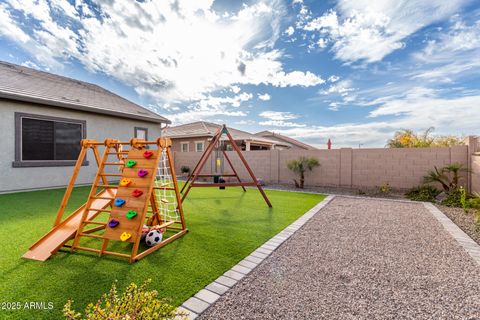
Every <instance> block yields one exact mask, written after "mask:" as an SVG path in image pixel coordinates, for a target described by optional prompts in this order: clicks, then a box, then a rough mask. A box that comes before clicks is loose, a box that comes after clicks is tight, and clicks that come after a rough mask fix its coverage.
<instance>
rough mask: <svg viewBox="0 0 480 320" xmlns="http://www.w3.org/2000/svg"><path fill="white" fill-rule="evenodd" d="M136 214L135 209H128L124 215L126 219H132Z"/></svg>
mask: <svg viewBox="0 0 480 320" xmlns="http://www.w3.org/2000/svg"><path fill="white" fill-rule="evenodd" d="M136 215H137V211H134V210H129V211H128V212H127V214H126V215H125V216H126V217H127V218H128V219H133V218H134V217H135V216H136Z"/></svg>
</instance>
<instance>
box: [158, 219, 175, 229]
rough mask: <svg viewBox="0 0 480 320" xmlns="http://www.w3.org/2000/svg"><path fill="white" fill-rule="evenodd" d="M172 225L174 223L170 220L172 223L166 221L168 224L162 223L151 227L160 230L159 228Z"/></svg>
mask: <svg viewBox="0 0 480 320" xmlns="http://www.w3.org/2000/svg"><path fill="white" fill-rule="evenodd" d="M174 223H175V221H173V220H172V221H168V222H165V223H162V224H160V225H158V226H153V227H155V228H159V229H161V228H166V227H168V226H171V225H172V224H174Z"/></svg>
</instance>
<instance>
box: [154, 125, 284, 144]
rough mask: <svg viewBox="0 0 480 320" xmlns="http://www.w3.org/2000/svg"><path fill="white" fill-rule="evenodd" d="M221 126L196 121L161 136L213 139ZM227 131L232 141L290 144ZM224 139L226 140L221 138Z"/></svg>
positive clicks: (247, 133)
mask: <svg viewBox="0 0 480 320" xmlns="http://www.w3.org/2000/svg"><path fill="white" fill-rule="evenodd" d="M221 127H222V125H220V124H216V123H212V122H205V121H197V122H192V123H187V124H182V125H179V126H175V127H167V128H165V129H164V130H163V132H162V134H163V135H164V136H165V137H169V138H173V139H175V138H177V139H178V138H195V137H213V136H214V135H215V133H216V132H217V130H218V129H219V128H221ZM228 131H229V132H230V134H231V135H232V137H233V139H234V140H245V141H251V142H256V143H264V144H268V145H272V144H275V145H282V146H290V144H288V143H285V142H278V141H275V140H272V139H268V138H263V137H259V136H256V135H254V134H252V133H249V132H246V131H242V130H238V129H234V128H231V127H228ZM222 139H226V138H222Z"/></svg>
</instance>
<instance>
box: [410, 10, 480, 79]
mask: <svg viewBox="0 0 480 320" xmlns="http://www.w3.org/2000/svg"><path fill="white" fill-rule="evenodd" d="M479 56H480V21H476V22H474V23H473V24H470V25H469V24H466V23H465V22H463V21H461V20H458V17H454V18H453V21H452V26H451V27H450V28H448V29H447V30H445V31H443V30H442V31H439V32H438V34H437V35H436V37H435V38H434V39H432V40H430V41H428V43H427V45H426V46H425V48H424V49H423V50H422V51H421V52H417V53H415V54H414V55H413V57H414V59H415V60H416V62H417V63H421V64H423V66H422V67H417V68H416V69H417V70H416V71H415V72H413V73H412V74H411V78H412V79H420V80H427V81H431V82H453V81H454V80H455V79H456V78H459V77H465V76H469V75H471V74H478V68H480V59H479V58H478V57H479Z"/></svg>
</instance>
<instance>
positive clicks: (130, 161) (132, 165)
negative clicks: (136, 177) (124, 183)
mask: <svg viewBox="0 0 480 320" xmlns="http://www.w3.org/2000/svg"><path fill="white" fill-rule="evenodd" d="M136 164H137V161H135V160H128V161H127V164H126V166H127V167H129V168H132V167H134V166H135V165H136Z"/></svg>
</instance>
